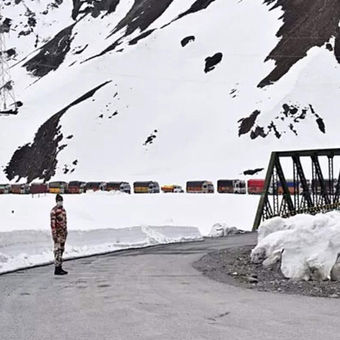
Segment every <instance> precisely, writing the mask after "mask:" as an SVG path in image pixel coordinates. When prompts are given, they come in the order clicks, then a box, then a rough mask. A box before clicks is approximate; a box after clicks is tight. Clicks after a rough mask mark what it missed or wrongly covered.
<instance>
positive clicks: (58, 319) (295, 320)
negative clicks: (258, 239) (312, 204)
mask: <svg viewBox="0 0 340 340" xmlns="http://www.w3.org/2000/svg"><path fill="white" fill-rule="evenodd" d="M254 242H255V235H254V234H248V235H241V236H235V237H231V238H226V239H218V240H206V241H204V242H197V243H189V244H176V245H167V246H156V247H153V248H147V249H140V250H129V251H124V252H120V253H116V254H109V255H104V256H95V257H91V258H84V259H79V260H74V261H69V262H67V263H65V267H66V268H67V269H68V270H69V271H70V274H69V275H68V276H65V277H54V276H53V275H52V271H53V268H52V266H46V267H40V268H34V269H30V270H25V271H20V272H17V273H12V274H7V275H4V276H1V277H0V294H1V295H0V339H4V340H9V339H15V340H20V339H25V340H30V339H32V340H40V339H43V340H48V339H72V340H78V339H79V340H80V339H91V340H94V339H100V340H104V339H110V340H111V339H114V340H116V339H117V340H120V339H122V340H130V339H143V340H144V339H162V340H163V339H165V340H167V339H176V340H186V339H194V340H199V339H209V340H210V339H212V340H215V339H223V340H225V339H231V340H238V339H242V340H243V339H244V340H248V339H252V340H256V339H261V340H265V339H268V340H276V339H287V340H288V339H289V340H292V339H299V340H303V339H308V340H311V339H322V340H324V339H332V340H333V339H334V340H335V339H340V317H339V312H340V307H339V300H336V299H322V298H309V297H303V296H285V295H280V294H271V293H261V292H256V291H251V290H243V289H240V288H237V287H233V286H229V285H226V284H223V283H219V282H215V281H212V280H210V279H208V278H206V277H204V276H202V275H201V274H200V273H199V272H197V271H196V270H195V269H193V268H192V266H191V264H192V262H193V261H195V260H198V259H199V258H200V257H201V256H202V255H204V254H206V253H207V252H209V251H213V250H216V249H221V248H226V247H230V246H236V245H247V244H254Z"/></svg>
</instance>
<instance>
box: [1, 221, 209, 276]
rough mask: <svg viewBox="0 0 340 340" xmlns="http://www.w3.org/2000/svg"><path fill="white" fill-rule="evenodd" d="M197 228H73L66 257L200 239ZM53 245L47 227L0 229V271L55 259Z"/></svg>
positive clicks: (69, 236) (67, 245)
mask: <svg viewBox="0 0 340 340" xmlns="http://www.w3.org/2000/svg"><path fill="white" fill-rule="evenodd" d="M201 239H202V236H201V234H200V232H199V230H198V229H197V228H194V227H174V226H164V227H150V226H142V227H131V228H122V229H96V230H87V231H82V230H72V231H70V232H69V235H68V239H67V243H66V249H65V255H64V258H65V259H69V258H76V257H82V256H87V255H94V254H102V253H106V252H111V251H116V250H120V249H127V248H140V247H146V246H150V245H155V244H165V243H174V242H186V241H199V240H201ZM52 250H53V244H52V240H51V235H50V232H49V231H48V230H17V231H11V232H0V273H4V272H7V271H11V270H16V269H20V268H27V267H31V266H34V265H39V264H47V263H51V262H52V261H53V251H52Z"/></svg>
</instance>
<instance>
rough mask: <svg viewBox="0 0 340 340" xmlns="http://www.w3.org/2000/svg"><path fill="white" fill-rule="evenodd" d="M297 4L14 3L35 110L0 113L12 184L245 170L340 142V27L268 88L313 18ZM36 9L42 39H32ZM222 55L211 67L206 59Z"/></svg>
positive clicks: (12, 37)
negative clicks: (277, 155)
mask: <svg viewBox="0 0 340 340" xmlns="http://www.w3.org/2000/svg"><path fill="white" fill-rule="evenodd" d="M48 3H49V5H48ZM288 3H289V2H288V1H283V0H281V1H279V0H277V1H265V3H262V1H250V0H244V1H236V0H232V1H221V0H215V1H214V0H210V1H207V0H206V1H200V0H198V1H194V0H190V1H189V0H185V1H183V0H173V1H171V0H162V1H157V2H156V1H151V0H148V1H147V0H144V1H137V0H136V1H131V0H120V1H118V0H117V1H113V0H111V1H91V0H88V1H73V5H74V6H75V7H73V6H72V3H71V2H70V1H61V0H59V1H54V2H53V1H48V2H46V1H44V2H42V1H28V0H26V1H16V2H15V1H10V0H7V1H6V2H4V3H3V4H2V5H1V6H2V7H1V10H2V15H3V17H8V18H11V19H12V20H13V21H12V25H11V31H10V33H9V34H7V36H6V38H7V47H8V48H11V47H15V49H16V53H17V56H16V57H15V59H13V60H10V63H11V65H12V66H13V67H12V68H11V73H12V76H13V79H14V81H15V92H16V96H17V99H19V100H21V101H22V102H23V103H24V105H23V107H22V108H21V109H20V113H19V114H18V116H16V117H0V121H1V126H2V127H3V128H2V129H1V132H0V138H1V140H2V141H3V142H2V143H1V144H0V161H1V164H0V165H1V166H2V171H1V173H0V181H1V182H5V181H8V179H11V180H17V179H18V178H19V177H22V178H23V180H26V179H27V180H28V181H32V180H34V179H36V178H38V177H41V178H43V179H45V180H49V179H50V178H54V179H61V180H64V179H65V180H71V179H83V180H94V179H102V180H129V181H134V180H139V179H141V180H142V179H155V180H158V181H160V182H168V183H172V182H176V181H179V182H180V181H182V182H184V181H185V180H187V179H201V178H204V179H205V178H207V179H211V180H216V179H218V178H225V177H236V176H237V177H238V178H240V177H241V176H240V173H242V172H243V171H244V170H246V169H249V168H256V167H265V166H266V164H267V162H268V158H269V154H270V152H271V151H272V150H273V149H294V148H312V147H317V148H319V147H336V146H337V145H336V138H335V137H336V136H337V130H338V126H339V125H338V119H337V102H338V98H339V96H338V93H339V86H338V82H339V80H338V79H339V75H340V71H339V65H338V63H337V59H336V58H335V57H334V51H330V50H331V49H332V50H334V49H336V47H337V44H336V37H335V35H336V32H334V33H333V31H332V28H334V27H333V26H334V25H333V26H330V27H324V30H325V31H327V32H326V33H327V34H324V36H322V34H320V35H321V36H322V38H324V39H323V40H325V41H324V42H323V41H321V40H322V39H321V38H320V39H319V40H318V41H317V42H315V43H314V42H312V43H310V46H309V45H308V46H306V48H305V50H306V53H307V56H304V53H305V52H304V51H301V55H300V56H299V58H295V59H296V60H294V62H292V65H290V66H289V67H288V68H289V69H288V70H287V71H286V72H285V73H284V74H283V75H282V76H280V77H279V79H277V80H275V81H273V84H271V85H267V86H263V87H258V85H259V84H261V81H262V80H263V79H266V78H268V76H269V77H270V74H271V72H272V71H273V70H276V69H277V67H280V65H281V64H280V62H281V63H282V60H279V58H280V55H279V54H278V53H281V52H280V51H281V50H280V48H281V49H282V46H280V43H282V42H284V40H285V39H287V33H286V31H287V29H286V26H287V25H291V24H292V21H293V25H295V22H294V20H296V22H297V24H296V25H298V26H296V25H295V26H294V27H293V28H294V29H295V31H296V27H302V26H303V25H302V24H301V23H300V22H299V20H300V21H301V18H299V17H298V18H293V19H292V18H291V17H288V15H289V14H290V10H291V8H289V5H288ZM304 3H305V6H307V7H308V4H307V3H306V2H304ZM318 3H319V1H315V3H314V5H313V6H312V5H310V6H311V7H310V8H309V12H308V13H309V14H311V13H310V11H312V14H313V11H314V12H315V13H319V12H320V13H325V18H323V17H322V18H321V19H322V20H326V19H329V18H328V17H327V15H332V16H333V17H332V21H331V22H332V23H334V22H335V21H336V19H337V15H338V11H337V7H336V6H337V5H336V3H335V2H334V1H330V4H329V6H333V7H334V10H333V12H332V13H328V12H327V13H326V12H322V11H323V9H322V8H319V7H318ZM276 4H278V5H282V6H283V7H280V6H278V7H275V8H272V7H273V6H274V5H276ZM320 6H321V5H320ZM27 8H29V11H28V10H27ZM46 10H47V12H46ZM188 10H189V12H187V14H186V15H181V14H183V13H184V14H185V13H186V11H188ZM32 13H34V15H33V14H32ZM299 13H300V12H299ZM32 16H33V17H34V19H35V20H36V25H35V26H34V27H31V30H32V32H31V34H28V35H23V34H21V35H20V32H22V31H25V30H26V31H27V30H28V31H29V30H30V26H27V27H25V25H26V21H27V20H28V18H30V17H32ZM72 16H73V17H72ZM176 18H177V20H174V19H176ZM302 19H303V18H302ZM321 19H320V20H321ZM20 22H22V24H20ZM16 25H18V26H16ZM299 25H300V26H299ZM315 25H316V26H317V21H315ZM324 26H325V25H324ZM282 27H283V28H282ZM320 27H323V26H320ZM280 29H281V35H282V36H283V37H281V36H280V37H277V36H276V34H277V33H278V32H280ZM315 29H316V30H317V29H318V27H315ZM327 29H328V30H327ZM61 31H62V34H61V35H62V36H63V37H62V38H60V37H61V36H60V33H59V32H61ZM295 31H294V30H293V33H294V34H295ZM318 32H319V33H320V31H318ZM141 33H144V36H142V39H140V40H138V39H139V38H138V37H139V35H140V34H141ZM293 33H292V34H293ZM58 34H59V35H58ZM299 34H300V40H301V39H304V37H302V36H301V34H302V33H301V32H297V33H296V35H297V37H298V36H299ZM55 36H57V37H58V39H57V41H56V39H54V40H53V38H54V37H55ZM189 36H194V38H195V39H194V41H193V39H192V40H190V42H189V43H188V44H187V45H185V46H184V47H183V46H182V45H181V41H182V40H183V39H184V38H186V37H189ZM136 38H137V39H136ZM305 38H306V37H305ZM307 38H308V37H307ZM307 38H306V39H307ZM136 40H137V42H136ZM307 40H308V39H307ZM309 40H310V39H309ZM309 40H308V41H309ZM296 41H298V39H296ZM320 41H321V42H320ZM327 42H329V44H328V45H326V43H327ZM46 44H47V45H46ZM285 44H286V45H285V46H287V43H285ZM296 44H297V46H299V42H296ZM313 44H314V45H313ZM51 46H52V47H51ZM277 46H278V47H277ZM275 47H277V48H278V49H279V51H278V52H277V53H276V51H275ZM326 47H327V48H326ZM53 51H54V52H55V54H56V56H53V57H51V54H52V55H53ZM106 51H107V52H106ZM271 51H273V52H272V54H270V53H271ZM288 52H289V49H288V48H287V53H288ZM218 53H221V54H222V56H221V55H220V54H219V56H220V57H222V59H221V61H220V62H219V63H218V64H217V65H216V66H215V68H214V69H212V70H211V71H209V72H205V68H206V67H207V65H206V62H205V59H206V58H208V57H214V56H215V57H216V54H218ZM275 53H276V54H275ZM282 53H286V52H282ZM299 53H300V52H299ZM268 56H269V57H270V59H269V60H267V61H266V62H265V59H266V58H267V57H268ZM288 59H289V58H288ZM284 62H285V60H284ZM45 63H46V64H45ZM59 63H60V65H59ZM275 63H276V64H275ZM56 64H58V65H56ZM277 65H278V66H277ZM27 68H28V69H29V71H28V70H27ZM207 68H209V67H207ZM281 69H282V67H281ZM101 85H102V87H100V86H101ZM91 90H93V91H92V92H91V93H89V91H91ZM85 94H88V98H81V97H82V96H83V95H85ZM79 98H80V100H79V101H78V102H75V101H76V100H77V99H79ZM74 102H75V103H74ZM71 103H74V105H72V106H71V107H69V105H70V104H71ZM284 104H286V105H285V106H284V107H283V105H284ZM63 109H66V110H63ZM62 110H63V111H62ZM255 111H258V112H259V114H255V115H254V114H253V115H252V113H254V112H255ZM57 113H58V115H55V114H57ZM247 117H250V118H249V119H247ZM254 117H255V119H254ZM240 119H243V121H240ZM44 124H45V125H44ZM59 126H60V129H58V127H59ZM268 126H271V127H268ZM39 129H40V130H39ZM9 131H11V133H8V132H9ZM155 131H156V132H155ZM36 134H37V135H36ZM239 134H240V135H239ZM152 135H154V136H155V138H154V137H152ZM261 135H262V136H265V137H261ZM35 136H36V138H35ZM150 136H151V138H149V140H151V141H152V143H146V145H144V144H145V142H146V141H147V140H148V137H150ZM256 136H257V138H255V137H256ZM67 137H68V138H67ZM251 137H252V138H253V139H252V138H251ZM278 137H279V138H278ZM34 138H35V139H34ZM33 142H34V143H33ZM23 146H25V147H24V148H22V149H21V150H20V151H19V152H17V153H15V151H16V150H18V149H19V148H21V147H23ZM11 160H12V161H11ZM32 160H34V161H32ZM4 170H5V171H4ZM71 171H72V172H71Z"/></svg>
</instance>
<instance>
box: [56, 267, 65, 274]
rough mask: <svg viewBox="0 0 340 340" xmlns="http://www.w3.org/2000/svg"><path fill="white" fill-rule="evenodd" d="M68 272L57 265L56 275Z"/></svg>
mask: <svg viewBox="0 0 340 340" xmlns="http://www.w3.org/2000/svg"><path fill="white" fill-rule="evenodd" d="M66 274H67V272H66V271H65V270H63V269H62V268H61V266H58V267H55V269H54V275H66Z"/></svg>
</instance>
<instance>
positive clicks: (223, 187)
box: [217, 179, 247, 194]
mask: <svg viewBox="0 0 340 340" xmlns="http://www.w3.org/2000/svg"><path fill="white" fill-rule="evenodd" d="M217 192H219V193H220V194H246V192H247V190H246V182H245V181H243V180H239V179H220V180H218V181H217Z"/></svg>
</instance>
